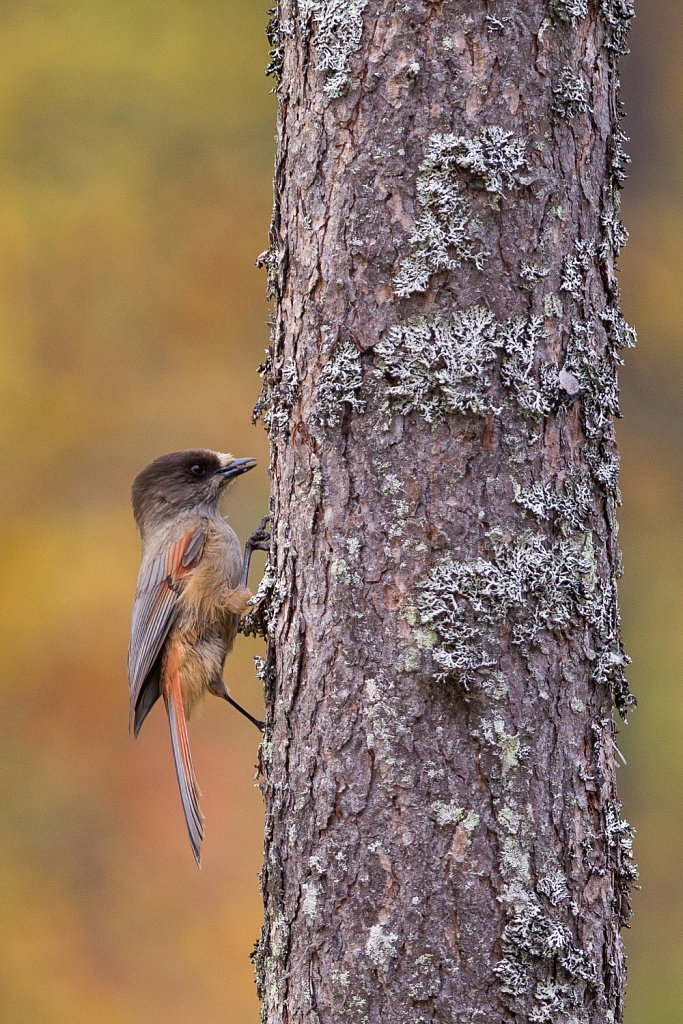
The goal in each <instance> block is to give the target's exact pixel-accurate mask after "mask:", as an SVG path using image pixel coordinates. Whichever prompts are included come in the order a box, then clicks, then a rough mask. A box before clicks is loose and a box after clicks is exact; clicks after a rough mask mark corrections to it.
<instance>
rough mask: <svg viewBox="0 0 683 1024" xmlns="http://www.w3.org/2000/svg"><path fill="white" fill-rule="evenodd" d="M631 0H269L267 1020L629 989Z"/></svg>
mask: <svg viewBox="0 0 683 1024" xmlns="http://www.w3.org/2000/svg"><path fill="white" fill-rule="evenodd" d="M631 15H632V10H631V8H630V4H629V2H628V0H549V2H541V0H506V2H505V3H502V2H501V3H497V2H495V0H491V2H483V0H481V2H472V0H452V2H438V0H432V2H428V0H405V2H388V0H385V2H380V0H345V2H341V0H280V2H279V4H278V7H277V10H276V11H275V12H274V14H273V20H272V22H271V26H270V38H271V42H272V46H273V59H272V64H271V70H272V71H273V73H274V74H275V75H276V78H277V94H278V98H279V118H278V152H277V163H276V178H275V208H274V219H273V227H272V233H271V246H270V249H269V252H268V254H267V260H266V261H267V264H268V269H269V276H270V281H271V288H272V292H273V295H274V300H275V301H274V317H273V335H272V349H271V351H270V353H269V357H268V360H267V362H266V364H264V367H263V368H262V370H263V376H264V389H263V394H262V397H261V399H260V402H259V409H258V412H259V414H260V415H261V417H262V418H263V420H264V422H265V424H266V426H267V428H268V430H269V433H270V436H271V439H272V465H271V470H272V485H273V496H272V509H271V511H272V520H273V550H272V553H271V570H270V575H269V577H268V586H269V606H268V611H267V620H268V625H267V628H268V635H269V641H270V642H269V653H268V658H267V661H266V663H265V665H264V667H263V677H264V680H265V683H266V696H267V717H268V725H267V732H266V738H265V741H264V743H263V747H262V772H263V791H264V794H265V798H266V813H267V822H266V848H265V863H264V871H263V878H262V885H263V895H264V902H265V925H264V929H263V933H262V936H261V939H260V942H259V944H258V946H257V950H256V953H255V962H256V968H257V980H258V985H259V991H260V995H261V999H262V1008H263V1009H262V1016H263V1020H264V1021H267V1022H268V1024H285V1022H286V1024H295V1022H296V1024H299V1022H301V1024H303V1022H304V1021H305V1022H306V1024H311V1022H316V1024H328V1022H332V1021H334V1022H348V1024H379V1022H381V1024H420V1022H425V1024H426V1022H428V1021H429V1022H437V1021H438V1022H475V1021H482V1022H483V1021H486V1022H487V1024H494V1022H503V1021H505V1022H509V1021H532V1022H546V1021H548V1022H567V1024H570V1022H571V1024H579V1022H581V1024H584V1022H595V1024H598V1022H600V1024H604V1022H606V1021H619V1020H621V1018H622V1001H623V989H624V977H625V968H624V956H623V950H622V944H621V940H620V935H619V930H620V926H621V925H622V924H623V923H624V921H625V920H626V918H627V916H628V889H629V885H630V883H631V882H632V880H633V878H634V877H635V868H634V866H633V863H632V860H631V845H630V844H631V829H630V826H629V825H628V823H627V822H625V821H623V820H622V819H621V815H620V804H619V801H618V799H617V794H616V786H615V753H616V747H615V741H614V735H615V729H614V724H613V720H612V709H613V707H614V705H615V704H616V707H617V708H618V710H619V711H620V712H621V713H622V714H624V713H625V711H626V710H627V708H628V706H629V705H630V704H631V703H632V702H633V698H632V697H631V696H630V694H629V691H628V688H627V685H626V681H625V676H624V665H625V664H626V660H627V659H626V658H625V656H624V654H623V650H622V645H621V639H620V631H619V617H618V610H617V597H616V580H617V578H618V575H619V573H620V558H619V552H618V548H617V544H616V524H615V508H616V506H617V504H618V500H619V499H618V490H617V482H616V479H617V472H618V458H617V453H616V449H615V443H614V437H613V427H612V420H613V417H614V416H615V415H616V414H618V390H617V382H616V373H617V366H618V364H619V363H620V362H621V357H620V350H621V349H622V348H623V347H625V346H628V345H630V344H632V342H633V339H634V334H633V331H632V329H631V328H630V327H628V325H627V324H626V323H625V322H624V320H623V318H622V316H621V314H620V312H619V308H618V290H617V283H616V278H615V260H616V256H617V253H618V249H619V246H620V245H621V244H622V243H623V241H624V240H625V232H624V229H623V227H622V225H621V223H620V220H619V196H618V189H619V186H620V184H621V181H622V180H623V178H624V164H625V161H626V157H625V156H624V154H623V151H622V145H621V144H622V141H623V136H622V135H621V133H620V131H619V125H618V81H617V76H616V63H617V60H618V56H619V54H620V52H622V51H623V48H624V39H625V33H626V29H627V26H628V22H629V20H630V17H631Z"/></svg>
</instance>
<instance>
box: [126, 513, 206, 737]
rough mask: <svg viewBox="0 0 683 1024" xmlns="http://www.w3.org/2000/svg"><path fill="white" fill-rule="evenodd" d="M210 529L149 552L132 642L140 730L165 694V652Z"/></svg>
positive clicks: (135, 718)
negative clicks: (161, 676)
mask: <svg viewBox="0 0 683 1024" xmlns="http://www.w3.org/2000/svg"><path fill="white" fill-rule="evenodd" d="M205 536H206V530H205V528H204V527H203V526H198V527H196V528H195V529H193V530H188V531H187V533H184V534H183V536H182V537H179V538H178V540H176V541H173V542H172V543H171V544H170V545H169V547H168V548H167V549H165V550H163V551H159V552H157V553H156V554H153V555H149V556H144V555H143V559H142V565H141V566H140V574H139V576H138V586H137V591H136V593H135V601H134V604H133V621H132V625H131V633H130V644H129V647H128V685H129V687H130V718H131V722H132V723H133V724H134V730H135V735H136V736H137V734H138V732H139V731H140V726H141V725H142V723H143V721H144V719H145V717H146V716H147V714H148V712H149V711H150V709H151V708H152V707H153V705H154V703H155V701H156V700H157V698H158V697H159V694H160V690H159V663H158V662H159V655H160V653H161V650H162V647H163V645H164V642H165V640H166V638H167V636H168V633H169V630H170V629H171V626H172V625H173V622H174V620H175V617H176V615H177V611H178V607H177V606H178V597H179V596H180V594H181V593H182V590H183V587H184V586H185V580H186V577H187V576H188V574H189V573H190V572H191V571H192V570H193V569H194V567H195V566H196V565H197V564H198V562H199V561H200V559H201V556H202V551H203V549H204V540H205Z"/></svg>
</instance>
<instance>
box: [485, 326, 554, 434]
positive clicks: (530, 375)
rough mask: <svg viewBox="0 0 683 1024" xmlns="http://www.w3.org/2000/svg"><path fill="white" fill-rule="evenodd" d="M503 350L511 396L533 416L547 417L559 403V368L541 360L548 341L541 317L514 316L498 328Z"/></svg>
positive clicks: (503, 373)
mask: <svg viewBox="0 0 683 1024" xmlns="http://www.w3.org/2000/svg"><path fill="white" fill-rule="evenodd" d="M498 337H499V343H500V345H501V347H502V349H503V362H502V366H501V370H500V376H501V380H502V381H503V383H504V384H506V385H507V387H508V388H509V391H510V393H511V395H512V397H513V398H514V399H515V401H516V402H517V404H518V405H519V407H520V408H521V409H523V410H524V411H525V412H527V413H529V414H530V415H532V416H535V417H539V416H547V415H548V414H549V413H550V412H552V410H553V409H554V408H556V406H557V370H556V369H555V367H554V366H553V365H551V364H550V363H547V362H540V363H539V353H540V352H541V350H542V346H543V345H544V343H545V341H546V331H545V327H544V324H543V319H542V318H541V317H540V316H531V317H512V319H510V320H505V321H504V322H503V323H502V324H501V326H500V330H499V335H498Z"/></svg>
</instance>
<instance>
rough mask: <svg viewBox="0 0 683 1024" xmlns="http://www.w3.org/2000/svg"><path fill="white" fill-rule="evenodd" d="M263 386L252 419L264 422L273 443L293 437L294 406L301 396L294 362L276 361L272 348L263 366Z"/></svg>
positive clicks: (259, 370)
mask: <svg viewBox="0 0 683 1024" xmlns="http://www.w3.org/2000/svg"><path fill="white" fill-rule="evenodd" d="M258 372H259V374H260V375H261V378H262V381H263V384H262V387H261V394H260V395H259V397H258V400H257V402H256V406H255V408H254V412H253V414H252V419H253V421H254V423H256V422H257V421H258V420H261V422H262V423H263V425H264V427H265V428H266V430H267V431H268V436H269V437H270V439H271V441H277V440H278V439H280V438H286V437H288V436H289V419H290V413H291V410H292V407H293V406H294V404H295V403H296V401H297V400H298V397H299V375H298V373H297V369H296V364H295V363H294V360H293V359H287V360H286V361H285V362H284V363H283V364H282V365H281V366H276V365H275V364H274V362H273V354H272V351H271V350H270V349H268V350H267V351H266V358H265V360H264V362H263V363H262V364H261V365H260V366H259V368H258Z"/></svg>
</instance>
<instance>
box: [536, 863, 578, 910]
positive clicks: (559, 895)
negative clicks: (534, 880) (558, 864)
mask: <svg viewBox="0 0 683 1024" xmlns="http://www.w3.org/2000/svg"><path fill="white" fill-rule="evenodd" d="M536 888H537V890H538V891H539V892H540V893H542V894H543V895H544V896H546V897H547V898H548V900H549V901H550V903H552V905H553V906H554V907H559V906H560V904H561V903H567V902H568V901H569V899H570V897H571V893H570V891H569V887H568V885H567V879H566V878H565V876H564V875H563V874H562V872H561V871H551V872H550V873H549V874H547V875H544V876H543V878H539V880H538V884H537V886H536Z"/></svg>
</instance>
